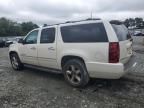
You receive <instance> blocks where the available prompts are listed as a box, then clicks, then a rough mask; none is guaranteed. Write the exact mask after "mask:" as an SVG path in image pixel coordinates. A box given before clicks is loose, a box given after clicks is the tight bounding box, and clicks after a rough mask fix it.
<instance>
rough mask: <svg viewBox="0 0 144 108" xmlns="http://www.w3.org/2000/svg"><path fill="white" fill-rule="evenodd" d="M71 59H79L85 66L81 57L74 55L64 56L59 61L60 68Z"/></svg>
mask: <svg viewBox="0 0 144 108" xmlns="http://www.w3.org/2000/svg"><path fill="white" fill-rule="evenodd" d="M71 59H79V60H81V61H82V62H84V64H85V60H84V59H83V57H80V56H76V55H65V56H63V57H62V59H61V67H63V66H64V64H65V63H66V62H67V61H68V60H71Z"/></svg>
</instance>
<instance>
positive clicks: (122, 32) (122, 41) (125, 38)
mask: <svg viewBox="0 0 144 108" xmlns="http://www.w3.org/2000/svg"><path fill="white" fill-rule="evenodd" d="M112 27H113V29H114V31H115V33H116V35H117V37H118V40H119V46H120V62H122V63H126V62H127V61H128V60H129V58H130V57H131V55H132V38H131V36H130V33H129V31H128V29H127V28H126V26H125V25H123V24H122V23H120V24H112Z"/></svg>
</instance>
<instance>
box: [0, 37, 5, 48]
mask: <svg viewBox="0 0 144 108" xmlns="http://www.w3.org/2000/svg"><path fill="white" fill-rule="evenodd" d="M4 46H5V41H4V40H3V39H0V47H4Z"/></svg>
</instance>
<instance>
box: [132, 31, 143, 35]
mask: <svg viewBox="0 0 144 108" xmlns="http://www.w3.org/2000/svg"><path fill="white" fill-rule="evenodd" d="M134 36H144V33H142V32H141V31H135V32H134Z"/></svg>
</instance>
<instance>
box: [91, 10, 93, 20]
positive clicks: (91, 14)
mask: <svg viewBox="0 0 144 108" xmlns="http://www.w3.org/2000/svg"><path fill="white" fill-rule="evenodd" d="M92 18H93V13H92V11H91V19H92Z"/></svg>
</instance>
